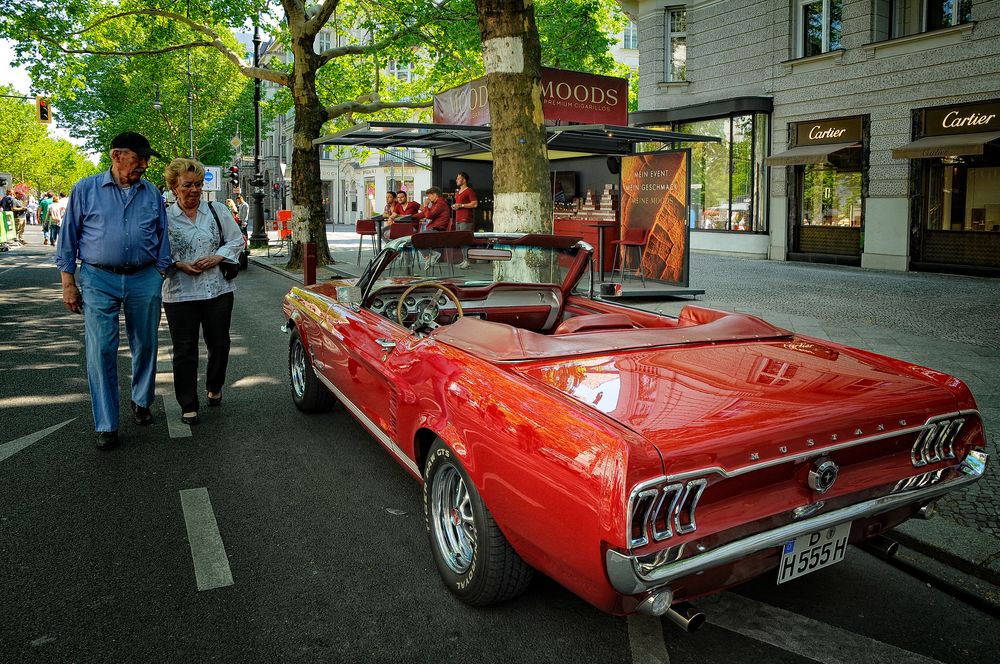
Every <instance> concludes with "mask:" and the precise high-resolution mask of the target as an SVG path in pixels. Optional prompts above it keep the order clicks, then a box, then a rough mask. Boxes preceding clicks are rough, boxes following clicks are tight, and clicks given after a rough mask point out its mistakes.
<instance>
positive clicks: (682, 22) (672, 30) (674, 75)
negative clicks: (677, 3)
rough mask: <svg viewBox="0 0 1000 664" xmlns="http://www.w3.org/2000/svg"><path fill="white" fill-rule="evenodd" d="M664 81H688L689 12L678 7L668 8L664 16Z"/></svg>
mask: <svg viewBox="0 0 1000 664" xmlns="http://www.w3.org/2000/svg"><path fill="white" fill-rule="evenodd" d="M664 17H665V18H664V21H665V25H664V30H663V34H664V43H665V45H666V46H665V48H664V53H665V60H666V61H665V62H664V76H663V77H664V80H665V81H668V82H679V81H686V80H687V11H686V10H685V9H683V8H678V7H667V9H666V12H665V14H664Z"/></svg>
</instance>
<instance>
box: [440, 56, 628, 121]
mask: <svg viewBox="0 0 1000 664" xmlns="http://www.w3.org/2000/svg"><path fill="white" fill-rule="evenodd" d="M542 98H543V112H544V114H545V119H546V120H560V121H563V122H582V123H584V124H611V125H627V124H628V81H627V80H626V79H624V78H613V77H611V76H597V75H594V74H582V73H580V72H575V71H563V70H561V69H551V68H548V67H542ZM434 123H435V124H453V125H466V126H476V127H481V126H483V125H488V124H490V101H489V94H488V92H487V90H486V77H485V76H484V77H482V78H477V79H476V80H474V81H471V82H469V83H466V84H465V85H460V86H458V87H457V88H452V89H451V90H445V91H444V92H442V93H441V94H438V95H434Z"/></svg>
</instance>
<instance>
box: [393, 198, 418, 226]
mask: <svg viewBox="0 0 1000 664" xmlns="http://www.w3.org/2000/svg"><path fill="white" fill-rule="evenodd" d="M406 199H407V196H406V192H405V191H401V192H399V193H398V194H396V205H395V207H393V209H392V216H391V217H390V219H392V220H393V221H395V220H396V219H398V218H399V217H405V216H407V215H411V216H412V215H415V214H416V213H417V211H419V210H420V205H419V204H418V203H417V202H416V201H408V200H406Z"/></svg>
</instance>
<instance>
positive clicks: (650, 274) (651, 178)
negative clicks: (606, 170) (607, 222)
mask: <svg viewBox="0 0 1000 664" xmlns="http://www.w3.org/2000/svg"><path fill="white" fill-rule="evenodd" d="M690 159H691V153H690V151H688V150H675V151H671V152H652V153H648V154H639V155H633V156H629V157H623V158H622V170H621V176H622V196H621V223H622V237H625V236H626V233H628V230H629V229H641V230H643V231H646V247H645V249H644V250H643V254H642V265H641V267H640V269H641V270H642V274H643V276H645V277H646V278H647V279H654V280H656V281H661V282H664V283H668V284H672V285H675V286H683V287H685V288H686V287H687V286H688V256H689V253H690V241H689V240H690V236H689V232H690V231H689V229H688V224H687V218H688V193H689V191H690V187H689V186H688V164H689V163H690ZM620 260H621V258H619V261H620Z"/></svg>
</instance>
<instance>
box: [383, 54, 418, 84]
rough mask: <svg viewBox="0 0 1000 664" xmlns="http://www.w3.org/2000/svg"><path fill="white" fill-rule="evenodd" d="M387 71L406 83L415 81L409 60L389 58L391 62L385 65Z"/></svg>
mask: <svg viewBox="0 0 1000 664" xmlns="http://www.w3.org/2000/svg"><path fill="white" fill-rule="evenodd" d="M385 69H386V73H387V74H389V76H395V77H396V78H397V79H399V80H400V81H403V82H404V83H412V82H413V69H412V68H411V66H410V63H409V62H401V61H399V60H389V63H388V64H387V65H386V67H385Z"/></svg>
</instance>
